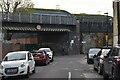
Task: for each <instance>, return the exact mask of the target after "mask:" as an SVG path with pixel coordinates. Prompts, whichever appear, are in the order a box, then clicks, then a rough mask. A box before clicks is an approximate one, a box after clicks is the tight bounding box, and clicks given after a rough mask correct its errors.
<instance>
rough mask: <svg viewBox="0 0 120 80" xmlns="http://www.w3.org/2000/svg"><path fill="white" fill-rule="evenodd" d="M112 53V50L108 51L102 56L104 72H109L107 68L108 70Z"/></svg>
mask: <svg viewBox="0 0 120 80" xmlns="http://www.w3.org/2000/svg"><path fill="white" fill-rule="evenodd" d="M111 54H112V50H111V51H109V53H108V54H107V55H106V56H104V71H105V73H107V74H109V70H110V63H111V62H110V57H111V56H110V55H111Z"/></svg>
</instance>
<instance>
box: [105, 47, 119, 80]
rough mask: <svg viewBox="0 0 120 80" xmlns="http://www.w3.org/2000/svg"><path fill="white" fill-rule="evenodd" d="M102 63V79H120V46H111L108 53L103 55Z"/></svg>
mask: <svg viewBox="0 0 120 80" xmlns="http://www.w3.org/2000/svg"><path fill="white" fill-rule="evenodd" d="M103 65H104V66H103V69H104V70H103V77H104V80H106V79H109V78H111V79H112V80H120V46H115V47H113V49H112V50H111V51H110V52H109V53H108V55H106V56H105V58H104V61H103Z"/></svg>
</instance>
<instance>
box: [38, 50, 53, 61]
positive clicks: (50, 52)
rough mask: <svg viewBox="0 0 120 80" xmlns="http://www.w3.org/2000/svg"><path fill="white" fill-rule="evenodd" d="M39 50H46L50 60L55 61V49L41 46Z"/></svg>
mask: <svg viewBox="0 0 120 80" xmlns="http://www.w3.org/2000/svg"><path fill="white" fill-rule="evenodd" d="M39 50H44V51H46V52H47V54H48V55H49V59H50V61H53V51H52V50H51V49H50V48H40V49H39Z"/></svg>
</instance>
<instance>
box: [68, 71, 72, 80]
mask: <svg viewBox="0 0 120 80" xmlns="http://www.w3.org/2000/svg"><path fill="white" fill-rule="evenodd" d="M71 78H72V73H71V72H69V73H68V80H71Z"/></svg>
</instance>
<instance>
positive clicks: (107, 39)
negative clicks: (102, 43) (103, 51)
mask: <svg viewBox="0 0 120 80" xmlns="http://www.w3.org/2000/svg"><path fill="white" fill-rule="evenodd" d="M104 14H105V15H106V17H107V18H106V19H107V20H106V24H107V33H106V46H107V47H108V12H107V13H104Z"/></svg>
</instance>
